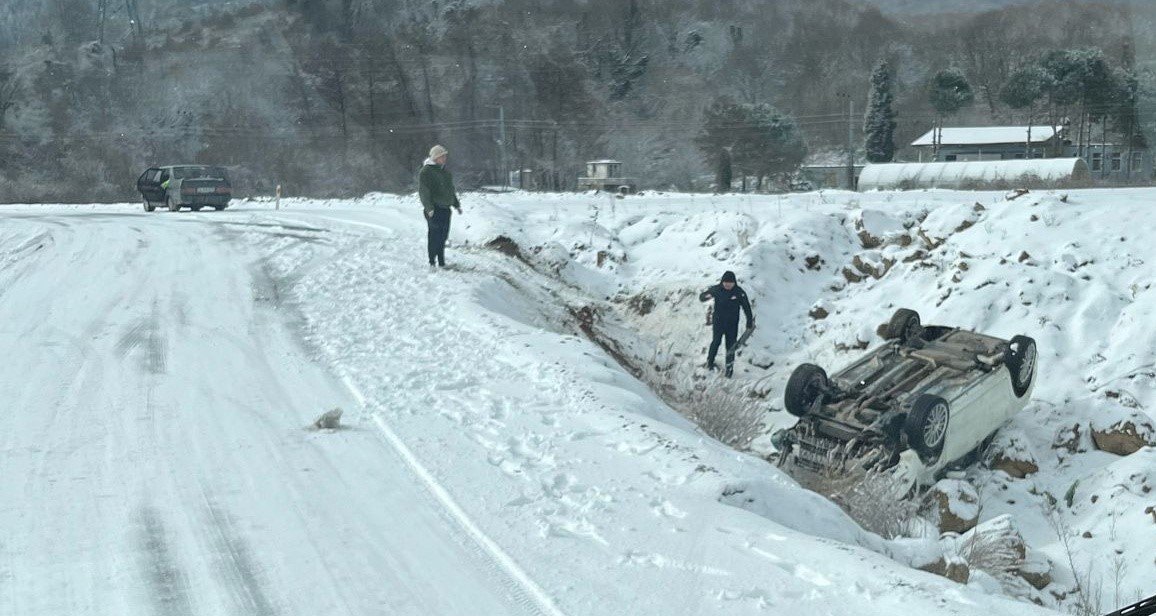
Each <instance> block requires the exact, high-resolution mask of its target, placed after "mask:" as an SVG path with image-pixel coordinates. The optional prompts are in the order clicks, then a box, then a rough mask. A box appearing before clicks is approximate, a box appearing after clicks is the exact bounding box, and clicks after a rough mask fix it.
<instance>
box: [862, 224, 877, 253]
mask: <svg viewBox="0 0 1156 616" xmlns="http://www.w3.org/2000/svg"><path fill="white" fill-rule="evenodd" d="M859 243H860V244H862V245H863V247H864V248H866V249H868V250H870V249H872V248H878V247H880V246H882V245H883V240H881V239H879V238H877V237H875V236H874V235H871V234H870V233H868V232H867V230H866V229H862V230H860V231H859Z"/></svg>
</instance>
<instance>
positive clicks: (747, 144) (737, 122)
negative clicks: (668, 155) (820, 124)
mask: <svg viewBox="0 0 1156 616" xmlns="http://www.w3.org/2000/svg"><path fill="white" fill-rule="evenodd" d="M703 120H704V122H703V131H702V133H701V134H700V135H699V136H698V137H696V138H695V143H696V144H697V145H698V147H699V149H700V150H701V151H702V153H703V155H704V156H705V157H706V159H707V160H709V161H711V162H713V163H715V164H716V179H717V180H718V181H719V187H718V189H719V190H720V191H724V192H725V191H726V190H727V189H728V188H729V187H730V183H729V182H725V183H724V182H723V180H726V179H729V178H730V176H731V171H730V167H731V166H732V165H733V167H734V168H735V169H737V170H738V171H739V172H740V173H742V174H743V177H746V176H747V175H754V176H755V177H757V178H758V183H759V186H762V182H763V179H764V178H767V177H771V176H774V175H783V174H787V173H790V172H791V171H794V170H795V169H797V168H798V166H799V164H800V163H802V162H803V158H804V157H805V156H806V154H807V148H806V145H805V144H804V142H803V135H802V132H801V131H800V130H799V126H798V123H796V122H795V119H794V118H792V117H791V116H789V115H786V114H784V113H782V112H780V111H779V110H777V109H775V108H774V107H772V106H770V105H767V104H759V105H742V104H737V103H735V102H733V101H731V100H730V99H729V98H722V99H718V100H716V101H715V102H714V103H713V104H712V105H711V106H710V107H709V108H707V110H706V111H705V112H704V113H703Z"/></svg>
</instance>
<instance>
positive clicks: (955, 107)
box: [928, 68, 975, 153]
mask: <svg viewBox="0 0 1156 616" xmlns="http://www.w3.org/2000/svg"><path fill="white" fill-rule="evenodd" d="M928 99H929V100H930V101H931V106H932V107H934V108H935V113H936V114H937V120H936V134H935V146H934V148H935V151H936V152H937V153H938V152H939V140H940V137H941V135H942V134H943V118H945V117H947V116H949V115H952V114H954V113H956V112H957V111H959V110H960V109H963V108H964V107H966V106H968V105H970V104H971V103H972V102H973V101H975V91H974V90H972V89H971V84H970V83H968V81H967V77H966V76H965V75H964V74H963V71H961V70H959V69H957V68H948V69H944V70H942V71H939V72H938V73H936V74H935V76H934V77H932V78H931V88H930V90H929V91H928Z"/></svg>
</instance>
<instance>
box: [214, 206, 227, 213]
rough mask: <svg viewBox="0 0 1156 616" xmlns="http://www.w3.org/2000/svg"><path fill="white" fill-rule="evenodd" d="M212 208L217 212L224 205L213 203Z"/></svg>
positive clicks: (223, 207)
mask: <svg viewBox="0 0 1156 616" xmlns="http://www.w3.org/2000/svg"><path fill="white" fill-rule="evenodd" d="M213 209H214V210H217V211H218V212H220V211H221V210H223V209H225V206H223V205H214V206H213Z"/></svg>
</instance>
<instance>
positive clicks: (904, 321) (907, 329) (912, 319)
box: [883, 308, 923, 344]
mask: <svg viewBox="0 0 1156 616" xmlns="http://www.w3.org/2000/svg"><path fill="white" fill-rule="evenodd" d="M922 336H923V325H922V324H921V323H920V322H919V313H918V312H915V311H914V310H909V309H907V308H900V309H899V310H896V311H895V314H893V315H891V320H890V321H888V322H887V329H886V330H885V331H884V334H883V338H884V339H885V340H898V341H899V342H901V343H903V344H911V343H912V342H913V341H915V340H917V339H919V338H921V337H922Z"/></svg>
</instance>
